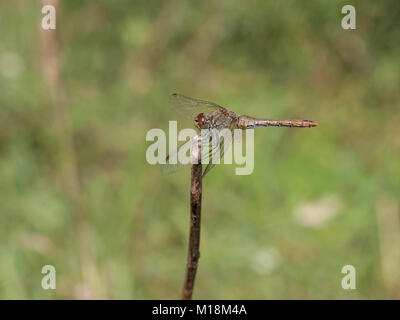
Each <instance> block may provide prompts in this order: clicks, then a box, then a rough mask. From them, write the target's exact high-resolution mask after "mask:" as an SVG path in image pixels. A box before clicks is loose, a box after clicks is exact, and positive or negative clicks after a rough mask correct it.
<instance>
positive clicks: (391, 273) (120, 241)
mask: <svg viewBox="0 0 400 320" xmlns="http://www.w3.org/2000/svg"><path fill="white" fill-rule="evenodd" d="M44 3H51V2H50V1H43V2H40V1H31V0H14V1H2V2H1V3H0V28H1V30H2V32H1V36H0V298H3V299H10V298H22V299H27V298H33V299H39V298H42V299H64V298H71V299H84V298H94V299H96V298H107V299H108V298H110V299H116V298H119V299H179V298H180V295H181V289H182V284H183V277H184V270H185V260H186V255H187V240H188V227H189V183H190V178H189V175H190V172H189V170H188V169H185V170H183V171H180V172H178V173H176V174H173V175H168V176H163V175H161V173H160V170H159V167H158V166H151V165H149V164H148V163H147V162H146V158H145V154H146V149H147V147H148V146H149V145H150V144H151V143H149V142H146V141H145V135H146V133H147V131H148V130H149V129H151V128H162V129H165V130H166V129H167V128H168V121H169V120H173V119H179V120H182V121H183V119H181V118H180V116H179V115H178V114H176V113H175V112H174V110H173V109H172V108H171V107H170V105H169V95H170V94H171V93H173V92H179V93H182V94H185V95H187V96H191V97H196V98H200V99H205V100H210V101H214V102H216V103H218V104H221V105H224V106H227V107H229V108H230V109H232V110H234V111H236V112H237V113H239V114H248V115H252V116H259V117H268V118H294V119H296V118H300V119H311V120H315V121H318V122H319V124H320V125H319V127H317V128H313V129H310V130H298V129H291V128H260V129H257V130H256V133H255V142H256V146H255V170H254V173H253V174H252V175H249V176H236V175H235V174H234V166H233V165H221V166H219V167H217V168H215V169H213V170H212V171H211V172H210V174H209V175H208V176H207V177H206V179H205V180H204V184H203V211H202V234H201V248H200V249H201V250H200V251H201V259H200V265H199V269H198V274H197V279H196V286H195V292H194V298H198V299H282V298H284V299H322V298H327V299H355V298H363V299H370V298H376V299H381V298H400V293H399V292H400V291H399V290H400V276H399V270H400V258H399V257H400V256H399V252H400V225H399V209H398V203H399V189H400V179H399V176H400V166H399V159H400V127H399V122H400V113H399V110H400V109H399V107H400V102H399V101H400V99H399V98H400V91H399V89H400V72H399V71H400V68H399V57H400V42H399V39H400V23H399V22H400V5H399V1H398V0H392V1H389V0H384V1H373V0H363V1H353V3H352V4H353V5H354V6H355V8H356V10H357V30H343V29H342V27H341V20H342V17H343V16H344V15H343V14H342V13H341V9H342V7H343V6H344V5H345V4H349V1H342V0H336V1H322V0H308V1H301V0H289V1H276V0H274V1H272V0H268V1H261V0H259V1H247V2H244V1H239V0H229V1H227V0H225V1H197V2H194V1H193V2H189V1H128V0H123V1H106V0H98V1H76V0H68V1H66V0H65V1H59V2H58V4H56V5H57V7H56V9H57V29H56V32H54V31H43V30H42V29H41V19H42V17H43V16H44V15H42V14H41V7H42V5H43V4H44ZM182 124H185V125H186V126H191V125H192V124H191V123H190V122H182ZM47 264H50V265H54V266H55V268H56V270H57V289H56V290H47V291H46V290H43V289H42V287H41V280H42V277H43V275H42V274H41V269H42V267H43V266H44V265H47ZM348 264H350V265H353V266H354V267H355V268H356V272H357V278H356V279H357V280H356V281H357V282H356V286H357V289H356V290H344V289H342V287H341V281H342V277H343V276H344V274H342V273H341V270H342V267H343V266H344V265H348Z"/></svg>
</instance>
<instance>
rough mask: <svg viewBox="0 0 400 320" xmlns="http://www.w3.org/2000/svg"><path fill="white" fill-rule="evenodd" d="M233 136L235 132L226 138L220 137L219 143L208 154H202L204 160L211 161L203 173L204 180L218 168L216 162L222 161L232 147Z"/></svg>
mask: <svg viewBox="0 0 400 320" xmlns="http://www.w3.org/2000/svg"><path fill="white" fill-rule="evenodd" d="M232 134H233V132H231V134H229V135H226V136H225V135H224V136H219V135H218V137H217V139H218V141H217V143H215V144H214V145H212V146H211V148H210V149H209V151H208V152H207V150H205V153H204V154H203V153H202V159H209V163H208V164H207V166H206V169H205V170H204V172H203V175H202V178H204V176H205V175H206V174H207V173H208V172H210V170H211V169H212V168H214V167H215V166H216V163H215V162H216V161H218V160H221V159H222V157H223V156H224V154H225V152H226V151H227V150H228V149H229V148H230V146H231V145H232Z"/></svg>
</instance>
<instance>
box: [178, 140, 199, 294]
mask: <svg viewBox="0 0 400 320" xmlns="http://www.w3.org/2000/svg"><path fill="white" fill-rule="evenodd" d="M201 175H202V164H201V139H200V138H199V137H198V147H197V150H196V151H195V153H194V154H192V165H191V184H190V231H189V250H188V257H187V260H186V274H185V281H184V284H183V292H182V299H183V300H191V299H192V294H193V287H194V281H195V278H196V271H197V266H198V261H199V258H200V250H199V248H200V222H201V219H200V218H201V193H202V181H201V179H202V177H201Z"/></svg>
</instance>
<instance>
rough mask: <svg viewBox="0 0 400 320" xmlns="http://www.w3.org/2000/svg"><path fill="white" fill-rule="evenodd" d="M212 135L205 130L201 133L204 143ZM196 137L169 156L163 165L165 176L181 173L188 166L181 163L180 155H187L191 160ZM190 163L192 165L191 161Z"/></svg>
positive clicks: (182, 144) (162, 170)
mask: <svg viewBox="0 0 400 320" xmlns="http://www.w3.org/2000/svg"><path fill="white" fill-rule="evenodd" d="M210 134H211V131H210V130H204V131H203V132H201V139H202V141H203V140H204V141H205V140H207V139H209V137H210ZM195 137H196V136H194V137H192V138H190V139H189V140H188V141H185V142H183V143H181V144H180V145H179V146H178V147H177V148H176V150H175V151H174V152H172V153H171V154H169V155H168V157H167V159H166V163H165V164H161V172H162V173H163V174H170V173H174V172H176V171H179V170H180V169H182V168H183V167H184V166H185V165H186V164H187V163H181V162H180V161H179V154H181V153H183V154H185V153H186V156H188V159H190V151H191V148H192V147H193V143H197V141H196V142H195V141H194V139H195ZM188 163H190V161H189V162H188Z"/></svg>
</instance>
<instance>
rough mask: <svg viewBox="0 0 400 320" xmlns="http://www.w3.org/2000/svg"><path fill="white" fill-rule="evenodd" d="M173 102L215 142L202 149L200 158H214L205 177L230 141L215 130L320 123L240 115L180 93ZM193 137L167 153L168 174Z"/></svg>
mask: <svg viewBox="0 0 400 320" xmlns="http://www.w3.org/2000/svg"><path fill="white" fill-rule="evenodd" d="M171 106H172V108H173V109H175V110H176V111H177V112H178V113H180V114H181V115H183V116H185V117H186V118H188V119H191V120H192V121H194V125H195V127H196V128H197V129H198V130H199V131H201V139H202V140H208V139H210V141H212V142H213V144H212V145H211V147H210V148H209V149H205V150H204V151H203V149H202V153H201V159H212V160H211V161H209V162H208V164H207V166H206V168H205V170H204V172H203V174H202V177H204V176H205V175H206V174H207V173H208V172H209V171H210V170H211V169H212V168H213V167H214V166H215V164H216V163H215V162H216V161H215V160H218V159H220V158H221V157H222V156H223V154H224V152H226V150H227V149H228V148H229V146H230V145H231V142H232V141H231V138H229V137H232V136H230V135H227V136H226V135H224V136H223V137H219V136H218V134H217V136H215V133H216V132H217V133H218V132H220V131H221V130H222V129H228V130H231V131H233V130H234V129H242V130H246V129H253V128H257V127H293V128H311V127H316V126H318V122H315V121H311V120H289V119H283V120H273V119H262V118H254V117H250V116H246V115H237V114H236V113H235V112H233V111H230V110H228V109H227V108H225V107H222V106H220V105H218V104H216V103H213V102H209V101H205V100H200V99H195V98H190V97H187V96H184V95H181V94H179V93H173V94H172V95H171ZM193 143H194V142H193V138H192V139H190V140H189V141H186V142H184V143H183V144H181V145H180V146H179V147H178V148H177V150H176V151H174V152H173V153H172V154H170V155H168V156H167V158H166V161H165V162H166V163H165V164H164V165H163V168H162V170H163V172H164V173H166V174H168V173H171V172H175V171H177V170H178V169H180V168H181V167H182V165H181V164H180V163H175V162H174V163H171V161H170V160H171V159H172V158H175V159H176V157H177V154H178V153H179V151H180V150H181V149H184V148H185V150H187V149H188V144H190V145H193Z"/></svg>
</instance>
